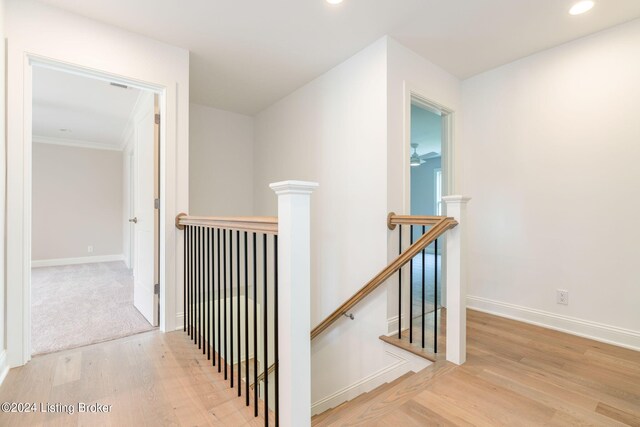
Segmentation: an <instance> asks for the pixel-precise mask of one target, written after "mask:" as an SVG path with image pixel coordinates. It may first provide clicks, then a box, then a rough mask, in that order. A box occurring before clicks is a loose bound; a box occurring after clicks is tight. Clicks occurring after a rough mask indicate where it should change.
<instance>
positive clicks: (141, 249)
mask: <svg viewBox="0 0 640 427" xmlns="http://www.w3.org/2000/svg"><path fill="white" fill-rule="evenodd" d="M149 100H150V102H149V103H148V106H149V108H147V109H146V111H144V112H143V113H142V114H140V116H139V119H138V120H136V129H135V132H136V147H135V150H136V155H135V159H136V160H135V163H136V165H135V183H136V189H135V192H134V193H135V197H134V198H135V213H136V216H135V218H136V220H137V222H135V227H134V228H135V233H134V235H135V244H134V247H135V256H134V292H133V303H134V305H135V307H136V308H137V309H138V311H140V313H142V315H143V316H144V317H145V318H146V319H147V320H148V321H149V323H151V324H152V325H154V326H158V311H159V310H158V294H157V293H156V292H155V285H156V283H158V281H157V277H158V272H157V250H156V249H157V243H156V242H157V240H158V239H157V235H156V234H157V233H156V232H157V229H158V227H157V224H158V217H157V212H156V209H155V206H154V205H155V198H156V191H157V181H158V178H157V176H158V174H157V150H156V140H157V129H156V125H155V110H154V102H153V97H149Z"/></svg>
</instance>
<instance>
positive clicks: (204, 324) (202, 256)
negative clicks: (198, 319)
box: [200, 227, 207, 354]
mask: <svg viewBox="0 0 640 427" xmlns="http://www.w3.org/2000/svg"><path fill="white" fill-rule="evenodd" d="M204 232H205V229H204V227H200V236H201V240H202V242H201V243H202V249H201V252H200V260H201V261H200V270H201V272H200V287H201V289H202V297H201V301H202V304H201V306H202V307H201V308H200V314H201V316H202V331H200V334H201V337H200V342H201V343H202V354H206V352H207V349H206V348H205V345H206V342H205V338H206V337H207V322H206V319H205V318H204V316H205V307H206V306H205V303H206V299H205V297H206V293H205V288H206V285H205V282H206V277H205V274H204V273H205V264H204V262H205V243H204Z"/></svg>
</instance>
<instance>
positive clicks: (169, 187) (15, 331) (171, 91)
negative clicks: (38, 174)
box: [6, 51, 178, 367]
mask: <svg viewBox="0 0 640 427" xmlns="http://www.w3.org/2000/svg"><path fill="white" fill-rule="evenodd" d="M22 59H23V61H22V64H21V67H16V68H17V69H19V71H17V72H18V75H15V74H13V73H12V72H13V71H14V70H15V68H11V67H10V69H9V73H10V74H9V76H10V77H13V78H14V79H15V80H18V79H19V80H22V82H21V83H22V87H20V89H21V90H22V96H21V97H20V98H21V99H20V101H21V103H22V105H21V107H22V108H21V110H20V111H16V110H17V109H14V110H10V111H9V120H8V124H10V126H11V130H10V131H9V132H8V139H7V145H8V155H7V177H8V179H7V267H6V271H7V356H8V361H9V365H10V366H11V367H15V366H20V365H23V364H25V363H27V362H28V361H29V360H31V236H32V233H31V231H32V230H31V227H32V225H31V221H32V147H33V140H32V136H33V135H32V132H33V129H32V118H33V106H32V99H33V96H32V95H33V72H32V69H33V66H41V67H49V68H53V69H57V70H60V71H65V72H68V73H73V74H77V75H81V76H85V77H91V78H96V79H100V80H104V81H108V82H117V83H121V84H124V85H127V86H131V87H135V88H138V89H143V90H147V91H151V92H154V93H156V94H158V96H159V99H160V103H159V104H160V114H161V116H162V117H168V116H169V114H170V115H171V116H172V117H174V118H175V117H176V109H175V105H176V97H177V93H176V88H175V87H170V86H165V85H162V84H158V83H151V82H144V81H141V80H137V79H134V78H129V77H125V76H121V75H118V74H116V73H113V72H109V70H105V69H101V70H99V69H95V68H89V67H85V66H83V65H81V64H77V63H69V62H65V61H63V60H56V59H52V58H49V57H45V56H42V55H39V54H36V53H32V52H26V51H25V52H24V54H23V58H22ZM14 67H15V66H14ZM14 85H15V82H14ZM9 86H10V88H11V87H13V88H14V89H16V90H20V89H18V88H17V87H16V86H12V85H9ZM13 95H15V94H13ZM172 104H173V105H172ZM168 111H170V113H168ZM169 124H170V122H169V120H161V125H160V126H161V139H160V150H161V152H162V153H164V155H162V156H161V158H162V159H167V158H170V156H169V154H168V153H174V155H175V152H176V151H177V145H178V144H177V140H176V135H173V136H171V137H170V138H167V135H171V133H170V132H168V131H167V129H166V128H167V126H168V125H169ZM172 128H173V129H174V131H175V123H173V126H172ZM8 130H9V129H8ZM160 172H161V175H160V217H161V218H162V219H163V221H165V219H166V218H168V215H167V213H168V212H173V211H175V210H176V208H175V202H176V190H177V188H176V187H177V186H176V175H177V170H176V164H175V162H174V163H173V164H172V163H170V162H163V163H162V165H161V168H160ZM168 230H171V228H170V226H166V227H165V224H162V226H161V227H160V236H159V244H160V253H161V256H160V296H161V298H160V330H161V331H163V332H166V331H171V330H174V329H176V308H175V305H176V303H175V299H176V292H175V277H172V275H173V274H175V273H174V269H173V268H170V266H171V262H173V258H174V257H175V254H174V249H173V248H174V247H175V235H174V234H171V233H170V232H168ZM168 280H170V281H171V283H170V284H168V283H167V282H168Z"/></svg>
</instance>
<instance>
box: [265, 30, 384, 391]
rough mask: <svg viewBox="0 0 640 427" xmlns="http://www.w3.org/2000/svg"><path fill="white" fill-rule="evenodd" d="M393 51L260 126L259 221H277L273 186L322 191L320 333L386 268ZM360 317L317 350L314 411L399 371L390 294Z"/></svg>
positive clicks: (316, 211) (316, 207)
mask: <svg viewBox="0 0 640 427" xmlns="http://www.w3.org/2000/svg"><path fill="white" fill-rule="evenodd" d="M386 45H387V43H386V39H381V40H379V41H378V42H376V43H374V44H373V45H371V46H369V47H368V48H366V49H365V50H363V51H361V52H360V53H358V54H357V55H355V56H353V57H352V58H350V59H349V60H347V61H345V62H343V63H342V64H340V65H338V66H337V67H336V68H334V69H332V70H330V71H329V72H327V73H326V74H324V75H322V76H321V77H319V78H317V79H316V80H314V81H312V82H311V83H309V84H307V85H305V86H304V87H302V88H300V89H299V90H297V91H296V92H294V93H293V94H291V95H289V96H287V97H286V98H284V99H283V100H281V101H279V102H278V103H276V104H274V105H272V106H271V107H269V108H267V109H266V110H264V111H262V112H261V113H259V114H258V115H257V116H256V118H255V148H254V195H255V198H254V200H255V204H254V207H255V212H256V214H258V215H275V214H276V212H277V198H276V196H275V194H274V193H273V192H272V191H271V190H270V189H269V187H268V185H269V183H270V182H276V181H282V180H286V179H300V180H307V181H316V182H318V183H319V184H320V187H319V188H318V189H317V190H316V191H314V193H313V195H312V197H311V209H312V212H311V216H312V218H311V230H312V231H311V233H312V237H311V242H312V247H311V253H312V255H311V256H312V262H311V269H312V283H311V300H312V306H311V323H312V325H316V324H317V323H319V322H320V321H321V320H322V319H323V318H324V317H325V316H327V315H329V314H330V313H331V312H332V311H333V310H335V308H336V307H338V306H339V305H340V304H341V303H342V302H344V301H345V300H346V299H347V298H349V297H350V296H351V295H352V294H353V293H355V292H356V291H357V290H358V289H359V288H360V287H361V286H362V285H363V284H364V283H365V282H366V280H368V279H369V278H371V277H372V276H373V275H374V274H375V273H376V271H377V270H379V269H380V268H382V267H384V265H385V262H386V256H387V253H386V226H385V224H386V214H387V208H386V164H387V160H386V153H387V149H386ZM354 230H364V231H365V232H360V233H356V232H354ZM354 314H355V316H356V318H357V319H358V320H357V321H354V322H352V321H348V320H345V321H340V322H338V324H337V325H335V327H334V328H333V329H332V331H331V332H329V333H327V334H325V335H323V336H321V337H319V338H318V339H316V340H314V342H313V345H312V365H313V369H312V372H313V378H312V384H313V390H312V401H313V402H314V403H318V402H319V401H321V400H322V399H325V398H327V396H330V395H332V394H333V393H335V392H336V391H338V390H340V389H343V388H345V387H349V386H351V385H352V384H353V383H354V382H356V381H358V380H361V379H363V378H365V377H368V376H370V375H373V374H375V373H376V372H379V371H380V370H381V369H384V368H385V367H387V366H389V364H391V363H393V362H392V361H391V360H389V359H390V356H388V355H386V354H385V352H384V350H383V346H382V342H381V341H380V340H379V339H378V336H379V335H380V334H381V333H384V331H385V328H386V301H385V299H384V294H383V293H380V292H378V293H376V294H375V295H373V296H372V297H371V298H369V299H368V300H367V301H366V302H365V303H363V304H362V305H360V306H359V307H357V308H356V310H355V311H354ZM327 372H331V375H326V373H327Z"/></svg>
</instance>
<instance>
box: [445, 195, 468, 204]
mask: <svg viewBox="0 0 640 427" xmlns="http://www.w3.org/2000/svg"><path fill="white" fill-rule="evenodd" d="M469 200H471V197H469V196H461V195H453V196H443V197H442V201H443V202H445V203H446V204H450V203H460V204H466V203H467V202H469Z"/></svg>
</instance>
